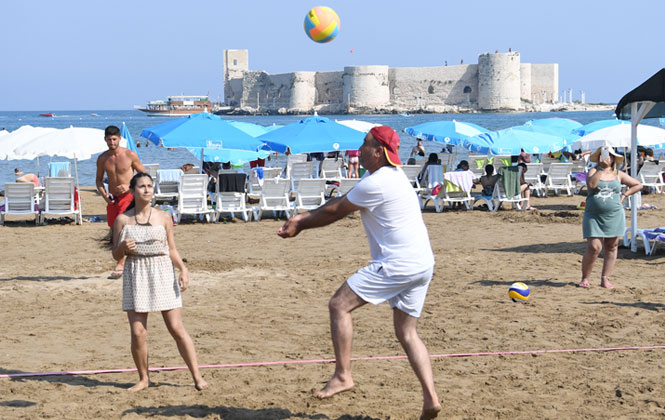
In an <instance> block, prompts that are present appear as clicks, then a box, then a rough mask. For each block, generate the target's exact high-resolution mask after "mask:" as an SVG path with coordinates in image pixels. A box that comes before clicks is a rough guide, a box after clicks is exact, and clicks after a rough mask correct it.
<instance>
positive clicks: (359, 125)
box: [335, 120, 381, 133]
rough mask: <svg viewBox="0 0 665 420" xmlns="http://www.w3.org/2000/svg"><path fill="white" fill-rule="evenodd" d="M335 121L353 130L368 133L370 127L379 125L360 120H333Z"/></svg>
mask: <svg viewBox="0 0 665 420" xmlns="http://www.w3.org/2000/svg"><path fill="white" fill-rule="evenodd" d="M335 122H336V123H337V124H342V125H345V126H347V127H349V128H353V129H354V130H358V131H362V132H363V133H368V132H369V130H371V129H372V128H374V127H378V126H380V125H381V124H374V123H371V122H368V121H361V120H335Z"/></svg>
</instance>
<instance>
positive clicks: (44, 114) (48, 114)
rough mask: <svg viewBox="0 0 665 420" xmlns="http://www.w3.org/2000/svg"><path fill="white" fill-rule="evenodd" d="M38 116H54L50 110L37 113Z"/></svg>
mask: <svg viewBox="0 0 665 420" xmlns="http://www.w3.org/2000/svg"><path fill="white" fill-rule="evenodd" d="M39 116H40V117H54V116H55V114H53V113H51V112H44V113H43V114H39Z"/></svg>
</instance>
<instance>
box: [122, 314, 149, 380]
mask: <svg viewBox="0 0 665 420" xmlns="http://www.w3.org/2000/svg"><path fill="white" fill-rule="evenodd" d="M127 319H129V328H130V331H131V334H132V357H133V358H134V364H135V365H136V369H137V370H138V372H139V381H138V382H137V383H136V385H134V386H133V387H131V388H129V391H131V392H136V391H140V390H142V389H143V388H147V387H148V385H150V378H149V377H148V313H147V312H134V311H127Z"/></svg>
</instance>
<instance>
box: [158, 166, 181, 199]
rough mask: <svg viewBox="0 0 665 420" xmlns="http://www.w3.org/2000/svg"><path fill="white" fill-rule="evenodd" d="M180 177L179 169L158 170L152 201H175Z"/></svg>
mask: <svg viewBox="0 0 665 420" xmlns="http://www.w3.org/2000/svg"><path fill="white" fill-rule="evenodd" d="M182 175H183V172H182V170H180V169H158V170H157V178H156V180H155V195H154V198H153V201H155V202H156V201H168V200H173V201H176V200H177V199H178V188H179V186H180V177H181V176H182Z"/></svg>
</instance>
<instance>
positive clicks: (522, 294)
mask: <svg viewBox="0 0 665 420" xmlns="http://www.w3.org/2000/svg"><path fill="white" fill-rule="evenodd" d="M529 293H530V292H529V286H527V285H526V284H524V283H522V282H521V281H518V282H515V283H513V284H512V285H510V289H508V297H510V298H511V299H512V300H513V302H524V301H525V300H527V299H529Z"/></svg>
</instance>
